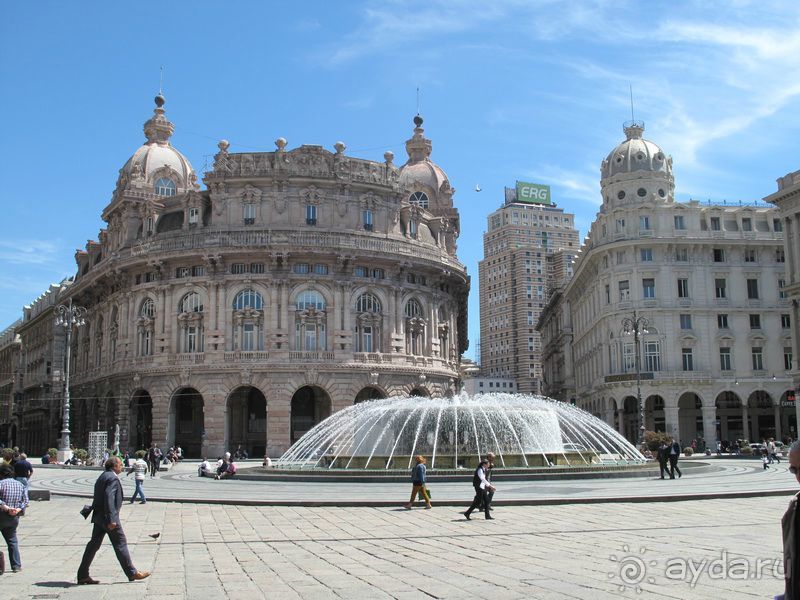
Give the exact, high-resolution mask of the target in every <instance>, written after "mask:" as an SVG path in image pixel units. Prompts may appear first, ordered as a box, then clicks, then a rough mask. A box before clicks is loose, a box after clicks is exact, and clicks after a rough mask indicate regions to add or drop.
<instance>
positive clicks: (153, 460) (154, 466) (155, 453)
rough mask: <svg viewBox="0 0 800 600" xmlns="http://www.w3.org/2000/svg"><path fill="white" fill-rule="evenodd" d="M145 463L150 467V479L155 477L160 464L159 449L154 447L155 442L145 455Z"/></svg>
mask: <svg viewBox="0 0 800 600" xmlns="http://www.w3.org/2000/svg"><path fill="white" fill-rule="evenodd" d="M147 462H148V464H149V465H150V477H155V476H156V472H157V471H158V467H159V465H160V464H161V448H159V447H158V446H156V444H155V442H153V443H152V444H150V450H149V451H148V453H147Z"/></svg>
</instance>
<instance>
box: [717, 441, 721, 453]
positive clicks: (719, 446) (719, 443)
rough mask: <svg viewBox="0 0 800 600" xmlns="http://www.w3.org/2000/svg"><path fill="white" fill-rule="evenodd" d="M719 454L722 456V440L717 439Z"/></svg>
mask: <svg viewBox="0 0 800 600" xmlns="http://www.w3.org/2000/svg"><path fill="white" fill-rule="evenodd" d="M717 456H722V442H720V441H719V440H717Z"/></svg>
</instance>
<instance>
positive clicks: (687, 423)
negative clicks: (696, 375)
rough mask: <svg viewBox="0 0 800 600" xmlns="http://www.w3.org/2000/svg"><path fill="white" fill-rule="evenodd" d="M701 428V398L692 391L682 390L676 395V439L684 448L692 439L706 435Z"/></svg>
mask: <svg viewBox="0 0 800 600" xmlns="http://www.w3.org/2000/svg"><path fill="white" fill-rule="evenodd" d="M703 429H704V428H703V399H702V398H701V397H700V396H699V395H698V394H695V393H694V392H684V393H683V394H681V395H680V396H679V397H678V432H677V433H678V435H677V436H675V437H676V439H677V441H678V442H679V443H680V444H681V447H682V448H685V447H686V446H689V445H690V443H691V441H692V440H698V439H700V438H702V437H708V436H706V435H704V434H705V431H704V430H703Z"/></svg>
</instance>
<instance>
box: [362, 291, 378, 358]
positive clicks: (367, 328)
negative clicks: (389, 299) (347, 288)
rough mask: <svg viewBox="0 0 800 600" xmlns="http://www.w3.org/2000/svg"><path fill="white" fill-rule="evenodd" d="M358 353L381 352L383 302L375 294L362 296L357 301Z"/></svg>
mask: <svg viewBox="0 0 800 600" xmlns="http://www.w3.org/2000/svg"><path fill="white" fill-rule="evenodd" d="M355 309H356V319H355V321H356V331H355V333H356V335H355V351H356V352H380V351H381V344H380V340H381V322H382V317H381V301H380V300H379V299H378V297H377V296H375V294H370V293H366V294H361V295H360V296H359V297H358V299H357V300H356V306H355Z"/></svg>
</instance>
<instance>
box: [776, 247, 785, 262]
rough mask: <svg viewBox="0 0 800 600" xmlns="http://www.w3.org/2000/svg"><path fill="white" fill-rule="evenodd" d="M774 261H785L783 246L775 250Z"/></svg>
mask: <svg viewBox="0 0 800 600" xmlns="http://www.w3.org/2000/svg"><path fill="white" fill-rule="evenodd" d="M775 262H777V263H785V262H786V253H785V252H784V251H783V248H778V249H777V250H775Z"/></svg>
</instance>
